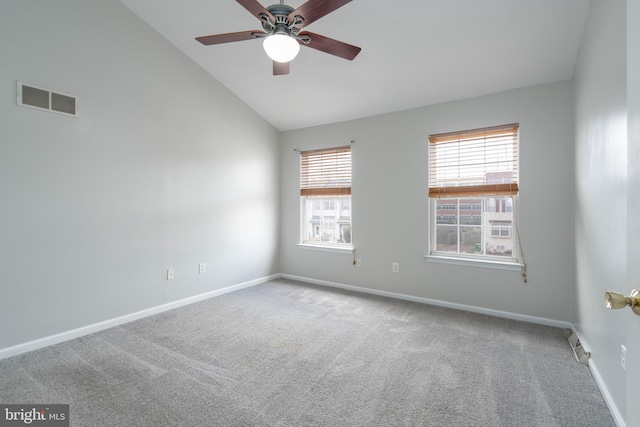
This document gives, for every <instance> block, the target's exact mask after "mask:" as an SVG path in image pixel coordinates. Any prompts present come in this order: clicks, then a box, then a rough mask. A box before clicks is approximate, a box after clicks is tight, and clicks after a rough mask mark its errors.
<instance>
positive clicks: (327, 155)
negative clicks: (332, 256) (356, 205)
mask: <svg viewBox="0 0 640 427" xmlns="http://www.w3.org/2000/svg"><path fill="white" fill-rule="evenodd" d="M300 199H301V203H300V206H301V212H300V218H301V220H300V221H301V227H300V232H301V236H300V243H301V244H302V245H303V246H314V247H325V248H331V249H335V250H352V249H353V246H352V242H351V147H349V146H347V147H336V148H326V149H321V150H312V151H302V152H300Z"/></svg>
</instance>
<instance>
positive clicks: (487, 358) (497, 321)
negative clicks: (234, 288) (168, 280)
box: [0, 280, 615, 427]
mask: <svg viewBox="0 0 640 427" xmlns="http://www.w3.org/2000/svg"><path fill="white" fill-rule="evenodd" d="M567 336H568V332H567V331H565V330H562V329H557V328H552V327H548V326H541V325H535V324H530V323H525V322H518V321H513V320H507V319H502V318H495V317H490V316H485V315H480V314H474V313H467V312H463V311H457V310H451V309H446V308H441V307H434V306H429V305H423V304H417V303H412V302H406V301H399V300H393V299H386V298H381V297H376V296H370V295H363V294H356V293H351V292H346V291H341V290H337V289H331V288H323V287H318V286H313V285H308V284H302V283H298V282H292V281H287V280H276V281H272V282H269V283H266V284H262V285H259V286H255V287H252V288H248V289H244V290H241V291H238V292H234V293H231V294H226V295H223V296H220V297H217V298H213V299H210V300H207V301H203V302H200V303H196V304H192V305H190V306H187V307H183V308H179V309H176V310H173V311H170V312H166V313H163V314H159V315H156V316H153V317H149V318H145V319H142V320H139V321H136V322H132V323H129V324H126V325H123V326H119V327H115V328H112V329H109V330H105V331H102V332H99V333H96V334H92V335H89V336H86V337H83V338H79V339H75V340H73V341H68V342H65V343H62V344H58V345H55V346H51V347H48V348H44V349H41V350H37V351H34V352H31V353H27V354H23V355H20V356H16V357H12V358H9V359H5V360H0V403H25V404H26V403H68V404H70V405H71V406H70V409H71V416H70V418H71V425H72V426H76V427H77V426H87V427H97V426H109V427H117V426H127V427H130V426H153V427H161V426H465V427H466V426H483V427H484V426H544V427H551V426H563V427H564V426H598V427H607V426H615V423H614V421H613V419H612V417H611V415H610V413H609V411H608V410H607V407H606V405H605V402H604V400H603V398H602V396H601V394H600V392H599V390H598V387H597V385H596V383H595V381H594V380H593V378H592V376H591V373H590V372H589V370H588V368H587V367H586V366H584V365H580V364H578V363H577V362H576V361H575V359H574V358H573V354H572V352H571V349H570V346H569V344H568V343H567Z"/></svg>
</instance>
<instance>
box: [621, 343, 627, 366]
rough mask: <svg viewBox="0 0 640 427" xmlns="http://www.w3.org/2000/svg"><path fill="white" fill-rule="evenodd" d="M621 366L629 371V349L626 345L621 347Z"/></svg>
mask: <svg viewBox="0 0 640 427" xmlns="http://www.w3.org/2000/svg"><path fill="white" fill-rule="evenodd" d="M620 365H622V369H623V370H625V371H626V370H627V347H625V346H624V345H621V346H620Z"/></svg>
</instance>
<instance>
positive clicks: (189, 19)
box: [121, 0, 590, 130]
mask: <svg viewBox="0 0 640 427" xmlns="http://www.w3.org/2000/svg"><path fill="white" fill-rule="evenodd" d="M121 1H122V3H124V4H125V5H126V6H127V7H129V8H130V9H131V10H132V11H133V12H134V13H136V14H137V15H138V16H140V18H142V19H143V20H144V21H146V22H147V23H148V24H149V25H150V26H151V27H153V28H155V29H156V30H157V31H158V32H159V33H160V34H162V35H163V36H164V37H165V38H167V39H168V40H169V41H170V42H171V43H173V44H174V45H175V46H177V47H178V48H179V49H180V50H182V51H183V52H184V53H185V54H186V55H188V56H189V57H190V58H191V59H193V60H194V61H195V62H196V63H198V64H199V65H200V66H202V67H203V68H204V69H205V70H207V71H208V72H209V73H211V75H212V76H213V77H215V78H216V79H217V80H219V81H220V82H221V83H222V84H224V85H225V86H226V87H227V88H229V89H230V90H231V91H232V92H234V93H235V94H236V95H237V96H238V97H240V98H241V99H242V100H243V101H244V102H246V103H247V104H248V105H249V106H251V108H253V109H254V110H255V111H256V112H257V113H258V114H260V115H261V116H262V117H264V118H265V119H266V120H268V121H269V122H270V123H271V124H272V125H273V126H274V127H276V128H277V129H278V130H289V129H297V128H305V127H310V126H315V125H321V124H327V123H334V122H341V121H345V120H350V119H355V118H359V117H366V116H372V115H376V114H382V113H387V112H392V111H401V110H406V109H410V108H415V107H420V106H425V105H432V104H437V103H441V102H446V101H452V100H456V99H463V98H469V97H474V96H479V95H484V94H488V93H494V92H500V91H504V90H508V89H514V88H520V87H527V86H532V85H536V84H541V83H548V82H555V81H561V80H567V79H570V78H571V77H572V75H573V69H574V65H575V62H576V58H577V56H578V50H579V48H580V43H581V39H582V33H583V28H584V26H585V22H586V19H587V15H588V11H589V4H590V1H589V0H393V1H383V0H353V1H352V2H350V3H348V4H346V5H345V6H343V7H341V8H339V9H337V10H336V11H334V12H332V13H331V14H329V15H327V16H325V17H323V18H321V19H320V20H318V21H316V22H314V23H312V24H310V25H309V26H308V27H306V28H305V30H308V31H311V32H314V33H318V34H322V35H324V36H327V37H331V38H334V39H337V40H340V41H343V42H346V43H349V44H353V45H356V46H359V47H361V48H362V52H360V54H359V55H358V56H357V57H356V58H355V59H354V60H353V61H347V60H345V59H341V58H338V57H335V56H332V55H328V54H326V53H323V52H320V51H317V50H314V49H310V48H305V47H303V48H302V49H301V51H300V54H299V55H298V57H297V58H296V59H295V60H294V61H293V62H292V64H291V74H289V75H284V76H273V75H272V68H271V67H272V64H271V60H270V59H269V58H268V57H267V56H266V54H265V53H264V50H263V49H262V42H261V41H260V40H248V41H241V42H233V43H227V44H222V45H212V46H203V45H201V44H200V43H198V42H197V41H195V40H194V38H195V37H197V36H203V35H210V34H219V33H227V32H236V31H246V30H260V29H261V25H260V23H259V21H258V20H257V19H256V18H255V17H254V16H253V15H251V14H250V13H249V12H248V11H247V10H246V9H244V8H243V7H242V6H241V5H240V4H239V3H237V2H236V1H234V0H180V1H176V0H121ZM270 1H271V2H272V3H278V1H277V0H270ZM272 3H262V4H263V5H264V6H268V5H270V4H272ZM285 3H286V4H288V5H290V6H292V7H294V8H297V7H298V6H300V5H301V4H302V3H304V0H287V1H286V2H285Z"/></svg>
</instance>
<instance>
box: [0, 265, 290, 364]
mask: <svg viewBox="0 0 640 427" xmlns="http://www.w3.org/2000/svg"><path fill="white" fill-rule="evenodd" d="M279 277H280V274H272V275H270V276H265V277H261V278H258V279H254V280H250V281H248V282H243V283H239V284H237V285H232V286H227V287H225V288H222V289H216V290H215V291H211V292H205V293H204V294H200V295H195V296H192V297H189V298H184V299H181V300H178V301H173V302H170V303H167V304H163V305H159V306H157V307H152V308H148V309H146V310H141V311H137V312H135V313H131V314H126V315H124V316H120V317H116V318H114V319H109V320H105V321H103V322H99V323H94V324H92V325H87V326H83V327H80V328H77V329H73V330H71V331H66V332H62V333H59V334H55V335H51V336H48V337H44V338H40V339H37V340H33V341H29V342H26V343H23V344H18V345H15V346H12V347H7V348H3V349H0V360H2V359H6V358H8V357H12V356H17V355H19V354H22V353H27V352H29V351H33V350H37V349H39V348H43V347H48V346H50V345H54V344H58V343H61V342H64V341H69V340H72V339H75V338H79V337H82V336H85V335H89V334H92V333H95V332H99V331H102V330H104V329H108V328H112V327H114V326H119V325H123V324H125V323H129V322H133V321H134V320H138V319H142V318H144V317H149V316H153V315H154V314H159V313H162V312H165V311H169V310H173V309H174V308H178V307H183V306H185V305H189V304H193V303H196V302H199V301H203V300H206V299H209V298H214V297H217V296H220V295H224V294H228V293H229V292H234V291H238V290H240V289H244V288H248V287H251V286H255V285H259V284H261V283H265V282H268V281H270V280H274V279H278V278H279Z"/></svg>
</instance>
